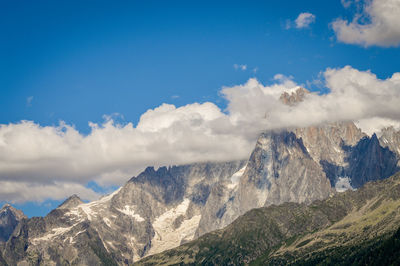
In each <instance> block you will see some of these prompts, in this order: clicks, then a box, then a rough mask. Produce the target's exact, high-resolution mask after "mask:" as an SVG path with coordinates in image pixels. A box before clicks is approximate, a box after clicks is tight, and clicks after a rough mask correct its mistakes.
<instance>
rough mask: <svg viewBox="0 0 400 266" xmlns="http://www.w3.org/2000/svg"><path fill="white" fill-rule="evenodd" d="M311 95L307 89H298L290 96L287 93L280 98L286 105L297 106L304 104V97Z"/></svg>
mask: <svg viewBox="0 0 400 266" xmlns="http://www.w3.org/2000/svg"><path fill="white" fill-rule="evenodd" d="M307 94H310V91H309V90H307V89H305V88H301V87H300V88H298V89H297V90H295V91H294V92H291V93H290V94H289V93H287V92H284V93H282V95H281V97H280V98H279V99H280V100H281V101H282V102H283V103H284V104H286V105H290V106H292V105H295V104H297V103H299V102H302V101H303V100H304V97H305V96H306V95H307Z"/></svg>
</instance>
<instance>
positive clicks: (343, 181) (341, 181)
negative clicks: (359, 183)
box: [335, 177, 355, 192]
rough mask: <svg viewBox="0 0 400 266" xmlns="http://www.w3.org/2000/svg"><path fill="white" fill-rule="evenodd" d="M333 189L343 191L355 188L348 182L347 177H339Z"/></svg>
mask: <svg viewBox="0 0 400 266" xmlns="http://www.w3.org/2000/svg"><path fill="white" fill-rule="evenodd" d="M335 189H336V191H337V192H345V191H346V190H349V189H350V190H353V191H354V190H355V189H354V188H353V187H352V186H351V184H350V178H349V177H339V178H338V180H337V181H336V184H335Z"/></svg>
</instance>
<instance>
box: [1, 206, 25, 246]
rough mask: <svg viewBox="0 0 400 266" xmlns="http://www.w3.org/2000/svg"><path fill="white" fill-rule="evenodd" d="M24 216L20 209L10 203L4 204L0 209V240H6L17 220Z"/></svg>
mask: <svg viewBox="0 0 400 266" xmlns="http://www.w3.org/2000/svg"><path fill="white" fill-rule="evenodd" d="M26 218H27V217H26V216H25V214H24V213H23V212H22V211H20V210H17V209H15V208H14V207H13V206H11V205H10V204H4V206H3V207H2V208H1V210H0V242H6V241H7V240H8V239H9V238H10V236H11V234H12V232H13V231H14V229H15V227H17V225H18V224H19V222H20V221H22V219H26Z"/></svg>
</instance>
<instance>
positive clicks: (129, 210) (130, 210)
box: [117, 205, 145, 222]
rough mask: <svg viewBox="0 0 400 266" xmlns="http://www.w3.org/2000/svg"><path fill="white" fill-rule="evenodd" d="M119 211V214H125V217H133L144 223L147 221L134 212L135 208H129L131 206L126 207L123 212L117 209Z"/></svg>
mask: <svg viewBox="0 0 400 266" xmlns="http://www.w3.org/2000/svg"><path fill="white" fill-rule="evenodd" d="M117 211H119V212H121V213H123V214H125V215H128V216H131V217H133V218H134V219H135V220H136V221H138V222H144V221H145V220H144V218H143V217H142V216H140V215H139V214H136V213H135V210H133V208H131V206H129V205H125V206H124V208H123V209H122V210H121V209H117Z"/></svg>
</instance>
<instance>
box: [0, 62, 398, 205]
mask: <svg viewBox="0 0 400 266" xmlns="http://www.w3.org/2000/svg"><path fill="white" fill-rule="evenodd" d="M322 76H323V82H324V84H325V86H326V87H327V89H328V91H329V92H328V93H326V94H318V93H315V92H314V93H309V94H306V95H305V96H304V99H303V101H301V102H298V103H297V104H293V105H286V104H283V103H282V101H281V100H280V96H281V95H282V93H283V92H287V93H292V92H295V91H296V90H297V89H298V88H299V87H300V86H299V84H297V83H296V82H295V81H294V80H293V77H287V76H284V75H281V74H278V75H275V77H274V79H273V82H272V84H269V85H263V84H262V83H261V82H260V81H258V80H257V79H254V78H251V79H249V80H248V81H247V82H246V83H244V84H242V85H237V86H232V87H223V88H222V89H221V91H220V95H221V97H222V98H224V99H225V100H226V101H227V107H226V109H225V110H221V108H220V107H218V106H217V105H216V104H214V103H211V102H204V103H193V104H188V105H185V106H181V107H176V106H174V105H172V104H165V103H164V104H162V105H160V106H158V107H156V108H154V109H150V110H148V111H146V112H145V113H144V114H143V115H142V116H141V117H140V120H139V122H138V124H137V125H136V126H134V125H133V124H132V123H124V124H123V123H118V122H116V121H114V120H113V117H112V116H110V117H106V120H105V121H104V122H103V123H102V124H96V123H90V127H91V130H90V133H89V134H87V135H84V134H82V133H81V132H79V131H78V130H77V129H76V128H74V127H73V126H71V125H68V124H66V123H63V122H61V123H60V125H58V126H41V125H39V124H37V123H35V122H33V121H21V122H19V123H10V124H3V125H0V187H1V188H0V200H7V201H30V200H34V201H41V200H45V199H47V198H51V199H61V198H65V197H66V196H68V195H70V194H74V193H76V194H79V195H80V196H81V197H82V198H84V199H89V200H90V199H93V198H95V197H97V196H98V195H97V194H96V193H95V192H93V191H91V190H90V189H88V188H87V187H85V186H86V184H87V183H88V182H89V181H95V182H96V183H98V184H99V185H101V186H109V185H121V184H123V183H124V182H126V181H127V180H128V179H129V178H130V177H132V176H134V175H136V174H138V173H139V172H140V171H142V170H143V169H144V168H145V167H146V166H149V165H154V166H161V165H174V164H187V163H193V162H202V161H229V160H237V159H246V158H248V156H249V154H250V152H251V150H252V149H253V147H254V143H255V140H256V138H257V137H258V135H259V134H260V132H262V131H264V130H268V129H280V128H286V127H304V126H309V125H317V124H321V123H325V122H333V121H349V120H353V121H359V125H360V126H361V127H362V129H363V130H364V131H367V132H369V131H370V130H376V129H378V128H380V127H383V126H385V125H386V124H394V125H396V123H398V122H399V121H398V120H399V119H398V118H399V117H400V108H398V104H399V103H400V73H394V74H393V75H392V77H389V78H387V79H378V78H377V77H376V75H375V74H373V73H371V72H370V71H359V70H357V69H354V68H352V67H350V66H346V67H344V68H337V69H327V70H325V71H324V72H323V73H322ZM368 130H369V131H368ZM28 188H32V189H31V190H30V191H29V192H28V190H29V189H28ZM60 197H61V198H60Z"/></svg>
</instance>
